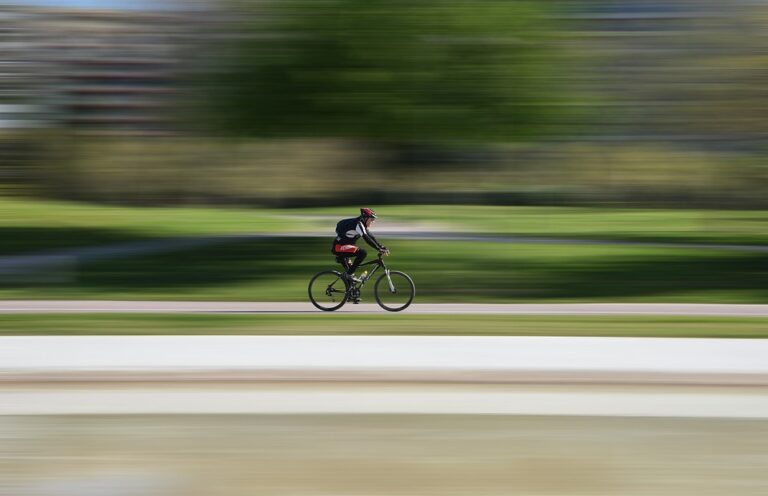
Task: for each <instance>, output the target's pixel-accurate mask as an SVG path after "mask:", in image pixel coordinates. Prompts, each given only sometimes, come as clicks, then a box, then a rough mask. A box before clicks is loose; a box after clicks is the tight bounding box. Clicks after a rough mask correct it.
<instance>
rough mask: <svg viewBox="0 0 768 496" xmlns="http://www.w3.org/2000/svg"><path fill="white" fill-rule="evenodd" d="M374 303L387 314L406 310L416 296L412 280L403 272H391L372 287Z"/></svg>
mask: <svg viewBox="0 0 768 496" xmlns="http://www.w3.org/2000/svg"><path fill="white" fill-rule="evenodd" d="M373 295H374V296H375V297H376V303H378V304H379V306H380V307H381V308H383V309H384V310H387V311H389V312H399V311H401V310H405V309H406V308H408V305H410V304H411V302H413V297H414V296H415V295H416V286H415V285H414V284H413V280H412V279H411V278H410V277H409V276H408V274H405V273H404V272H398V271H396V270H391V271H390V272H389V274H383V275H382V276H381V277H379V278H378V279H377V280H376V284H375V285H374V286H373Z"/></svg>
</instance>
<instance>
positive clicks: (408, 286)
mask: <svg viewBox="0 0 768 496" xmlns="http://www.w3.org/2000/svg"><path fill="white" fill-rule="evenodd" d="M336 261H337V262H339V263H340V264H341V265H342V267H344V268H345V269H346V268H348V267H349V266H348V264H349V263H351V261H350V260H349V259H348V258H342V257H336ZM368 265H373V268H372V269H371V272H370V273H366V274H364V275H363V276H362V277H361V281H360V282H359V283H351V281H349V280H347V278H345V277H344V272H339V271H338V270H324V271H321V272H318V273H317V274H315V276H314V277H312V279H310V281H309V287H308V292H309V301H311V302H312V304H313V305H314V306H315V307H317V308H319V309H320V310H323V311H325V312H333V311H334V310H338V309H339V308H341V307H342V306H344V304H345V303H346V302H347V301H349V300H352V301H353V302H355V303H358V302H359V301H360V290H361V289H362V288H363V286H365V283H367V282H368V281H370V280H372V279H373V275H374V274H375V273H376V271H378V270H379V269H384V273H383V274H382V275H381V276H379V278H378V279H377V280H376V283H375V284H374V285H373V295H374V297H375V298H376V303H378V304H379V306H380V307H381V308H383V309H384V310H387V311H389V312H400V311H402V310H405V309H406V308H408V306H409V305H410V304H411V303H412V302H413V297H414V296H415V295H416V286H415V285H414V284H413V279H411V277H410V276H409V275H408V274H406V273H404V272H400V271H397V270H390V269H389V268H387V266H386V264H384V260H383V258H382V254H381V253H379V256H378V258H377V259H376V260H372V261H370V262H366V263H364V264H360V267H365V266H368Z"/></svg>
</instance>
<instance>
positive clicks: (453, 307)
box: [0, 300, 768, 317]
mask: <svg viewBox="0 0 768 496" xmlns="http://www.w3.org/2000/svg"><path fill="white" fill-rule="evenodd" d="M0 313H190V314H191V313H210V314H217V313H220V314H231V313H242V314H249V313H252V314H302V313H307V314H312V313H314V314H318V315H323V314H325V313H324V312H321V311H319V310H317V309H316V308H315V307H313V306H312V305H311V304H310V303H309V302H226V301H220V302H213V301H210V302H206V301H127V300H126V301H104V300H70V301H68V300H5V301H0ZM334 313H375V314H386V313H387V312H385V311H384V310H382V309H381V308H380V307H379V306H378V305H375V304H372V303H368V304H360V305H353V304H351V303H348V304H347V305H345V306H344V307H342V308H341V309H340V310H338V311H337V312H334ZM405 313H409V314H504V315H688V316H711V317H716V316H719V317H768V305H740V304H733V305H731V304H695V303H519V304H514V303H512V304H456V303H416V304H413V305H411V306H410V307H409V308H408V309H407V310H405Z"/></svg>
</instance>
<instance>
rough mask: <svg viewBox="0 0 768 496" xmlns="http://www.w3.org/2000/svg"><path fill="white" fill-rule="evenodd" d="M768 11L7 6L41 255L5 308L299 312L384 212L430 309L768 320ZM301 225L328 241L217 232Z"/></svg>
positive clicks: (4, 218)
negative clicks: (756, 316) (695, 307)
mask: <svg viewBox="0 0 768 496" xmlns="http://www.w3.org/2000/svg"><path fill="white" fill-rule="evenodd" d="M767 17H768V4H766V2H762V1H754V0H749V1H748V0H737V1H732V2H720V1H709V0H696V1H687V0H671V1H663V2H662V1H649V0H602V1H598V0H590V1H588V0H569V1H567V2H561V1H551V0H549V1H536V0H524V1H523V0H521V1H514V2H509V1H492V0H489V1H485V0H478V1H473V2H459V1H448V0H439V1H438V0H435V1H403V2H400V1H367V2H363V3H361V2H358V1H355V0H327V1H303V0H281V1H270V0H263V1H234V0H233V1H225V0H221V1H214V0H210V1H206V2H202V1H200V2H191V1H189V2H171V1H165V2H164V1H160V0H158V1H153V2H133V1H127V0H124V1H121V0H77V1H76V0H16V1H13V2H4V4H3V6H2V9H1V10H0V128H1V129H0V157H1V158H0V192H2V198H1V199H0V201H1V202H2V203H0V222H1V223H2V230H3V235H2V237H1V238H2V239H1V240H0V248H1V249H2V252H3V254H5V255H9V256H18V255H27V254H34V255H35V256H36V257H37V258H33V259H25V260H21V259H19V258H6V259H3V260H2V261H0V262H2V263H0V272H1V273H2V274H3V275H4V278H3V282H2V283H1V284H2V286H3V288H2V290H0V294H4V295H6V296H24V297H30V296H32V297H61V296H66V297H115V298H124V297H131V298H146V297H150V298H154V297H158V298H169V297H174V298H177V297H179V298H207V299H210V298H227V299H233V298H234V299H245V300H250V299H254V298H255V299H266V300H301V299H303V298H304V285H305V283H306V279H307V277H308V276H309V275H310V274H312V273H314V271H316V270H318V269H319V268H322V266H323V265H324V264H328V263H332V262H333V261H332V260H331V258H330V256H329V254H328V245H329V243H330V238H331V237H332V235H333V227H334V225H335V222H336V221H337V220H338V219H340V218H343V217H351V216H354V215H356V214H357V209H358V208H359V207H360V206H363V205H365V206H369V207H373V208H375V209H377V210H378V211H379V213H380V214H381V221H380V222H379V224H378V225H377V229H380V230H381V231H380V234H381V235H380V237H381V239H382V241H384V242H385V243H386V244H387V245H388V246H389V247H390V248H393V253H394V254H395V255H396V256H397V257H398V258H397V259H396V260H397V261H398V265H399V266H398V268H400V269H403V270H409V271H411V272H412V273H413V275H414V277H415V278H416V279H418V286H419V291H420V296H421V298H422V301H424V299H427V300H429V299H432V300H435V301H472V300H481V301H497V300H501V301H510V300H531V299H534V300H546V299H554V300H563V299H566V300H568V299H579V300H583V299H587V300H590V299H593V300H599V301H605V300H608V299H641V300H648V299H651V300H674V301H719V302H759V301H763V302H764V301H766V298H768V294H767V293H766V286H765V284H764V281H765V276H766V271H767V270H768V268H767V267H766V265H767V264H766V256H765V250H764V249H763V248H760V247H759V246H758V247H756V248H755V247H754V246H752V245H761V244H765V242H766V238H768V229H766V227H768V216H766V214H765V212H764V210H762V209H765V208H766V206H767V205H768V194H766V192H768V163H767V162H766V156H767V154H768V148H766V131H767V129H766V122H768V121H766V108H767V107H766V105H768V103H766V102H767V101H768V100H766V89H765V84H764V75H765V71H766V70H768V48H767V47H768V45H767V44H766V36H767V35H768V31H767V30H768V28H766V22H765V21H766V18H767ZM180 207H186V208H180ZM286 232H290V233H291V234H292V235H294V236H295V235H296V234H298V233H302V234H307V235H308V236H307V237H305V238H301V239H299V238H295V237H294V238H291V241H288V242H286V241H285V240H283V239H279V238H271V239H260V240H258V241H254V240H253V239H245V238H238V239H234V238H228V239H224V238H218V239H217V240H211V239H208V240H207V241H201V239H200V237H207V236H216V235H223V234H239V235H249V234H253V233H262V234H265V233H266V234H273V235H274V234H277V233H286ZM395 232H400V233H401V234H403V235H404V236H403V237H404V238H405V239H409V240H413V239H414V238H416V237H418V236H417V235H429V236H432V237H433V238H434V237H435V236H438V235H439V234H440V233H442V237H443V238H446V237H447V234H446V233H448V234H452V235H454V238H455V235H458V236H459V238H460V239H454V240H452V241H450V242H449V241H446V240H434V239H433V240H432V241H419V242H415V241H407V242H406V241H398V240H397V236H395V235H394V234H393V233H395ZM467 233H470V234H477V233H481V234H494V235H496V234H502V235H505V236H509V237H510V238H508V239H505V240H503V241H504V242H502V243H498V242H496V243H486V242H478V241H477V240H475V241H471V240H470V239H469V238H467V237H466V236H464V237H462V235H466V234H467ZM181 235H184V236H185V238H184V242H179V241H178V240H176V241H173V242H171V241H166V242H165V243H166V244H165V245H163V243H160V244H155V245H153V244H151V243H150V244H147V243H149V242H151V241H152V242H154V241H157V240H158V238H173V237H178V236H181ZM511 236H517V237H523V238H531V237H533V238H537V239H538V238H548V241H547V242H546V244H533V245H531V244H519V243H518V244H514V245H512V244H510V243H509V242H510V241H518V242H519V241H520V240H519V239H517V240H515V239H512V238H511ZM422 237H423V236H422ZM438 237H439V236H438ZM448 237H449V236H448ZM193 238H194V239H193ZM550 238H556V239H555V240H554V241H553V240H551V239H550ZM574 240H576V241H579V242H581V243H582V244H579V245H575V244H566V245H563V244H562V243H571V242H572V241H574ZM528 241H529V242H530V240H528ZM534 241H536V240H534ZM606 241H607V242H610V243H616V242H620V243H619V244H605V242H606ZM584 242H588V243H587V244H583V243H584ZM592 242H594V243H592ZM647 242H656V243H659V242H661V243H669V242H674V243H683V244H692V245H701V244H715V245H750V246H748V247H747V248H746V249H744V248H743V247H741V248H740V247H738V246H737V247H733V246H726V248H728V249H727V250H720V251H717V250H712V249H702V248H703V247H701V246H691V247H687V248H686V247H676V248H673V247H670V246H655V247H654V246H649V245H647V244H643V243H647ZM167 243H170V245H169V244H167ZM404 243H407V244H404ZM553 243H555V244H553ZM557 243H560V244H557ZM638 243H639V244H638ZM201 245H205V246H204V247H202V246H201ZM104 246H107V248H99V250H97V251H96V252H92V251H88V250H85V251H83V250H82V249H80V250H79V251H78V250H75V251H72V250H71V249H73V248H83V247H104ZM110 246H111V247H112V248H109V247H110ZM115 247H117V248H119V249H117V248H115ZM65 249H70V250H69V251H66V250H65ZM121 250H122V251H121ZM168 253H170V254H168ZM164 254H165V255H164ZM38 255H39V256H38ZM127 255H131V256H130V259H128V258H126V257H127ZM40 256H43V258H40ZM107 259H109V260H110V261H109V262H104V261H105V260H107ZM393 260H395V259H393ZM22 262H24V263H22ZM105 264H106V265H105Z"/></svg>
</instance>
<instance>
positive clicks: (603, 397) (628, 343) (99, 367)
mask: <svg viewBox="0 0 768 496" xmlns="http://www.w3.org/2000/svg"><path fill="white" fill-rule="evenodd" d="M766 357H768V340H746V339H716V340H715V339H682V338H661V339H659V338H594V337H576V338H574V337H487V336H480V337H478V336H450V337H445V336H64V337H60V336H36V337H34V336H33V337H0V415H30V414H119V413H130V414H138V413H163V414H169V413H218V414H222V413H271V414H285V413H304V414H307V413H315V414H320V413H322V414H328V413H356V414H362V413H389V414H393V413H421V414H423V413H435V414H437V413H451V414H458V413H464V414H477V413H482V414H519V415H610V416H685V417H732V418H768V360H766Z"/></svg>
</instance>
